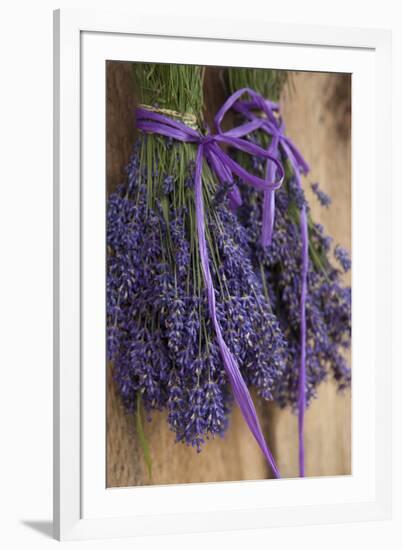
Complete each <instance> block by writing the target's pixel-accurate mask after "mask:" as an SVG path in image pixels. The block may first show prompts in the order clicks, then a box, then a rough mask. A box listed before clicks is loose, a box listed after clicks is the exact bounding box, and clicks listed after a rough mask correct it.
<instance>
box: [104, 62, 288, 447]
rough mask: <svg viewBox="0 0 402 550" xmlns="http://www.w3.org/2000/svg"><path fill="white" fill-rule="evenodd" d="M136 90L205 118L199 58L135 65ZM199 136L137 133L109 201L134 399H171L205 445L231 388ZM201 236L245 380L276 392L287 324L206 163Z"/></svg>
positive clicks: (114, 346)
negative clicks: (198, 214) (199, 185)
mask: <svg viewBox="0 0 402 550" xmlns="http://www.w3.org/2000/svg"><path fill="white" fill-rule="evenodd" d="M135 72H136V76H137V79H138V81H139V82H140V83H141V85H142V97H141V101H142V102H143V103H145V104H146V105H149V106H152V107H153V108H156V107H155V106H156V103H158V105H163V109H164V110H167V111H169V113H170V116H177V117H179V116H180V115H179V113H184V114H185V118H186V121H191V120H198V119H199V118H200V114H201V106H202V72H201V68H199V67H184V66H174V65H145V64H138V65H136V66H135ZM195 155H196V148H195V146H194V145H191V144H185V143H178V142H174V141H171V140H169V139H168V138H165V137H162V136H159V135H154V134H149V135H143V136H141V137H140V139H139V140H138V142H137V144H136V146H135V148H134V151H133V155H132V158H131V160H130V163H129V165H128V167H127V177H126V181H125V183H124V184H122V185H121V186H120V187H119V188H118V190H117V191H116V192H115V193H113V194H111V195H110V196H109V198H108V207H107V245H108V271H107V328H108V335H107V342H108V355H109V358H110V359H111V360H112V362H113V372H114V380H115V383H116V385H117V388H118V392H119V394H120V396H121V398H122V401H123V403H124V405H125V407H126V409H127V411H129V412H132V411H135V410H136V406H137V405H138V399H139V396H141V401H142V403H143V404H144V406H145V408H146V410H147V411H148V412H149V413H151V412H152V410H155V409H158V410H163V409H166V410H167V412H168V423H169V425H170V427H171V429H172V430H173V431H174V432H175V434H176V439H177V441H181V442H184V443H187V444H189V445H192V446H194V447H195V448H196V449H197V450H200V449H201V446H202V444H203V443H204V442H205V440H206V439H208V438H210V437H214V436H216V435H223V434H224V433H225V430H226V428H227V425H228V417H229V413H230V407H231V401H232V398H231V391H230V388H229V387H228V381H227V376H226V373H225V370H224V366H223V364H222V360H221V357H220V354H219V352H218V347H217V342H216V335H215V333H214V329H213V327H212V324H211V320H210V316H209V309H208V302H207V296H206V291H205V285H204V281H203V277H202V270H201V262H200V257H199V249H198V238H197V232H196V225H195V203H194V190H193V186H194V161H195ZM202 177H203V199H204V205H205V212H206V220H205V222H206V223H205V225H206V239H207V243H208V253H209V259H210V265H211V272H212V277H213V281H214V287H215V289H216V300H217V309H218V317H219V321H220V323H221V326H222V329H223V334H224V338H225V341H226V343H227V345H228V347H229V348H230V350H231V351H232V352H233V353H234V354H235V355H236V358H237V359H238V361H239V366H240V368H241V371H242V374H243V376H244V378H245V379H246V381H247V383H248V384H249V385H252V386H254V387H256V388H257V390H258V392H259V393H260V394H261V395H262V396H263V397H265V398H267V399H271V398H272V397H273V392H274V389H275V387H276V386H277V384H278V380H280V379H282V378H283V375H284V370H285V368H286V364H285V345H284V338H283V336H282V331H281V328H280V326H279V323H278V321H277V320H276V318H275V316H274V314H273V312H272V309H271V305H270V301H269V296H267V295H265V294H264V291H263V287H262V284H261V281H260V280H259V278H258V277H257V276H256V274H255V272H254V270H253V267H252V264H251V262H250V259H249V257H248V238H247V235H246V232H245V230H244V228H243V227H242V226H241V225H240V224H239V222H238V220H237V218H236V217H235V216H234V215H233V214H232V213H231V212H230V211H229V210H228V208H227V206H226V204H227V200H226V191H227V189H226V187H225V186H221V185H220V184H218V183H217V181H216V178H215V176H214V175H213V174H212V172H211V171H210V169H209V167H208V166H207V164H206V163H204V168H203V175H202Z"/></svg>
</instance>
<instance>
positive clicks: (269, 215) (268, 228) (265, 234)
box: [261, 136, 279, 247]
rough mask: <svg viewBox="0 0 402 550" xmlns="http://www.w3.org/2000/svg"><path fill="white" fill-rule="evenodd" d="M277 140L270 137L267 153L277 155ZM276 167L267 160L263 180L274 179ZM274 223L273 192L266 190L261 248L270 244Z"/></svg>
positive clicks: (269, 180) (270, 180)
mask: <svg viewBox="0 0 402 550" xmlns="http://www.w3.org/2000/svg"><path fill="white" fill-rule="evenodd" d="M278 143H279V142H278V138H277V136H273V137H272V141H271V145H270V146H269V149H268V152H269V153H270V154H271V155H273V154H275V155H277V154H278ZM275 175H276V166H275V164H274V163H273V162H270V161H269V160H267V162H266V171H265V180H266V181H267V182H269V183H270V182H272V181H274V179H275ZM274 221H275V190H274V189H268V190H266V191H265V192H264V200H263V206H262V228H261V245H262V246H263V247H266V246H269V245H270V244H271V242H272V236H273V233H274Z"/></svg>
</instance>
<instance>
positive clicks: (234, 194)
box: [229, 185, 243, 210]
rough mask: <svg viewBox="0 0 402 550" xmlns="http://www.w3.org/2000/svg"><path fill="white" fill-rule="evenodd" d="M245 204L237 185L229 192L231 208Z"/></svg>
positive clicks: (234, 208)
mask: <svg viewBox="0 0 402 550" xmlns="http://www.w3.org/2000/svg"><path fill="white" fill-rule="evenodd" d="M242 204H243V200H242V198H241V193H240V190H239V188H238V187H237V185H235V186H234V187H233V189H232V190H231V192H230V193H229V208H230V209H231V210H236V209H237V208H239V206H241V205H242Z"/></svg>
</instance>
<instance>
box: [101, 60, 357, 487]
mask: <svg viewBox="0 0 402 550" xmlns="http://www.w3.org/2000/svg"><path fill="white" fill-rule="evenodd" d="M205 89H206V95H207V104H208V106H209V111H210V114H211V113H213V112H214V111H215V109H216V107H217V106H218V105H219V103H220V102H221V98H222V97H223V95H222V94H223V92H222V89H221V87H220V84H219V81H218V79H217V75H216V71H214V70H213V69H211V70H209V72H208V78H207V82H206V87H205ZM350 92H351V90H350V78H349V77H348V76H347V75H331V74H326V73H297V74H296V73H294V74H292V75H291V86H288V87H287V88H286V89H285V90H284V93H283V97H282V98H281V104H282V109H283V113H284V118H285V121H286V125H287V131H288V134H289V135H290V136H291V137H292V138H294V140H295V142H296V143H297V144H298V146H299V147H300V149H301V151H302V153H303V154H304V156H305V158H306V159H307V161H308V162H309V163H310V165H311V166H312V171H311V175H310V176H309V178H308V179H306V181H305V189H306V193H307V196H308V198H309V199H310V201H311V205H312V210H313V215H314V218H315V219H316V220H317V221H320V222H321V223H323V224H324V225H325V227H326V229H327V231H328V232H329V233H330V234H331V235H333V236H334V239H335V242H337V243H340V244H341V245H342V246H345V247H346V248H348V249H350V248H351V147H350V145H351V143H350V121H351V117H350ZM134 105H135V99H134V89H133V80H132V71H131V68H130V65H129V64H128V63H117V62H108V64H107V167H106V171H107V186H108V190H109V191H110V190H112V189H114V188H115V186H116V184H117V183H119V182H120V181H122V179H123V177H124V171H123V170H124V166H125V164H126V162H127V160H128V158H129V155H130V152H131V148H132V143H133V140H134V118H133V110H134ZM312 181H319V182H320V185H321V188H322V189H323V190H324V191H327V192H328V193H329V194H330V195H331V196H332V198H333V205H332V207H331V209H330V210H323V209H322V208H320V207H318V205H317V201H316V200H315V199H314V197H312V196H311V191H310V189H309V183H310V182H312ZM347 282H350V281H349V279H347ZM106 398H107V419H106V427H107V449H106V453H107V485H108V487H121V486H132V485H143V484H155V485H159V484H169V483H191V482H203V481H209V482H213V481H230V480H245V479H265V478H268V477H269V475H270V474H269V471H268V469H267V466H266V464H265V460H264V459H263V457H262V455H261V452H260V450H259V448H258V446H257V444H256V443H255V441H254V439H253V437H252V436H251V435H250V433H249V431H248V428H247V427H246V425H245V422H244V421H243V419H242V417H241V414H240V412H239V410H237V408H235V410H234V412H233V414H232V417H231V423H230V428H229V430H228V433H227V435H226V436H225V438H224V439H216V440H214V441H210V442H208V443H207V444H206V446H205V447H204V449H203V451H202V452H201V453H200V454H197V453H196V452H195V451H194V449H192V448H188V447H186V446H184V445H182V444H176V443H175V442H174V435H173V433H172V432H170V431H169V429H168V427H167V422H166V416H165V414H164V413H155V414H154V415H153V418H152V422H150V423H146V424H145V432H146V436H147V439H148V442H149V445H150V449H151V453H152V457H153V476H152V480H150V479H149V478H148V474H147V470H146V467H145V464H144V461H143V457H142V452H141V450H140V448H139V446H138V440H137V434H136V429H135V421H134V418H133V417H130V416H127V415H126V414H125V412H124V411H123V409H122V407H121V404H120V401H119V398H118V396H117V395H116V392H115V388H114V385H113V382H112V379H111V368H110V365H108V366H107V397H106ZM256 406H257V411H258V414H259V417H260V420H261V423H262V426H263V429H264V432H265V434H266V437H267V439H268V441H269V443H270V445H271V448H272V450H273V452H274V454H275V457H276V459H277V461H278V465H279V468H280V470H281V473H282V475H283V476H284V477H295V476H297V419H296V417H295V416H294V415H293V414H292V413H291V412H289V411H287V410H281V409H279V408H278V407H276V406H274V405H272V404H267V403H265V402H262V401H261V400H258V399H256ZM350 471H351V393H350V391H347V392H345V393H344V394H342V395H340V394H339V393H337V391H336V388H335V385H334V384H333V383H332V381H328V382H327V383H324V384H323V385H322V387H321V388H320V391H319V397H318V399H317V400H316V401H315V402H314V403H313V404H312V406H311V408H310V409H309V410H308V412H307V414H306V474H307V475H308V476H321V475H339V474H348V473H350Z"/></svg>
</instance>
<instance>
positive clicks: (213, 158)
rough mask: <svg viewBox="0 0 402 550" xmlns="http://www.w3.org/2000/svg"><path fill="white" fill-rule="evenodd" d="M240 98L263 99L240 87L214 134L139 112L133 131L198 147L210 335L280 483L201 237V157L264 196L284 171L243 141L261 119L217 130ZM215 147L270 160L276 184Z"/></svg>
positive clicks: (226, 179)
mask: <svg viewBox="0 0 402 550" xmlns="http://www.w3.org/2000/svg"><path fill="white" fill-rule="evenodd" d="M244 93H248V94H249V95H250V96H251V97H252V98H253V99H254V100H255V101H257V102H259V101H260V100H261V101H263V98H261V96H259V95H258V94H256V93H255V92H254V91H253V90H249V89H248V88H244V89H241V90H238V91H237V92H235V93H234V94H233V95H232V96H230V97H229V98H228V100H227V101H226V102H225V103H224V104H223V106H222V107H221V109H220V110H219V111H218V113H217V114H216V116H215V119H214V122H215V127H216V134H210V133H208V134H206V135H204V134H202V133H201V132H198V131H197V130H195V129H193V128H191V127H189V126H187V125H186V124H184V123H183V122H180V121H178V120H173V119H171V118H169V117H167V116H165V115H163V114H161V113H158V112H155V111H150V110H147V109H144V108H138V109H137V113H136V114H137V127H138V129H139V130H142V131H143V132H148V133H154V134H160V135H163V136H166V137H170V138H173V139H176V140H178V141H182V142H187V143H194V144H196V145H197V146H198V149H197V156H196V162H195V177H194V196H195V210H196V226H197V235H198V243H199V251H200V258H201V267H202V273H203V278H204V283H205V287H206V290H207V296H208V307H209V313H210V316H211V320H212V324H213V327H214V330H215V334H216V338H217V342H218V347H219V351H220V355H221V357H222V362H223V365H224V367H225V371H226V373H227V376H228V378H229V382H230V384H231V386H232V390H233V395H234V398H235V400H236V402H237V404H238V405H239V407H240V410H241V412H242V414H243V417H244V419H245V421H246V423H247V425H248V427H249V428H250V431H251V432H252V434H253V435H254V437H255V439H256V441H257V443H258V445H259V446H260V448H261V450H262V452H263V454H264V456H265V458H266V460H267V462H268V464H269V465H270V468H271V470H272V472H273V474H274V475H275V477H277V478H279V477H280V473H279V470H278V468H277V466H276V464H275V460H274V458H273V456H272V453H271V451H270V449H269V447H268V445H267V443H266V442H265V438H264V435H263V433H262V429H261V425H260V422H259V420H258V417H257V412H256V410H255V407H254V403H253V401H252V399H251V396H250V392H249V390H248V388H247V385H246V383H245V382H244V380H243V377H242V375H241V372H240V369H239V366H238V363H237V361H236V358H235V357H234V355H233V354H232V352H231V351H230V350H229V348H228V346H227V345H226V342H225V340H224V338H223V335H222V329H221V326H220V324H219V321H218V318H217V315H216V301H215V289H214V286H213V281H212V276H211V271H210V268H209V259H208V249H207V244H206V238H205V215H204V201H203V195H202V164H203V159H204V158H205V159H206V160H207V162H208V163H209V165H210V167H211V169H212V170H213V171H214V172H215V173H216V175H217V177H218V178H219V180H220V181H221V183H230V184H233V182H234V177H233V175H234V174H235V175H236V176H238V177H239V178H241V179H242V180H243V181H244V182H245V183H247V184H249V185H251V186H253V187H254V188H255V189H258V190H260V191H264V192H268V191H274V190H275V189H278V188H279V187H280V185H281V184H282V181H283V178H284V170H283V167H282V164H281V163H280V161H279V160H278V159H277V158H275V157H274V156H273V155H272V154H271V153H269V152H267V151H265V150H264V149H263V148H261V147H259V146H258V145H256V144H254V143H251V142H249V141H247V140H245V139H242V138H243V137H244V136H245V135H247V134H249V133H250V132H252V131H254V130H256V129H258V128H260V126H261V123H260V120H253V121H250V122H246V123H245V124H243V125H241V126H239V127H237V128H233V129H231V130H228V131H226V132H223V131H222V129H221V123H222V120H223V117H224V116H225V114H226V113H227V112H228V111H229V109H230V108H231V107H232V106H233V105H234V103H236V101H237V100H238V99H239V97H241V96H242V95H243V94H244ZM220 144H226V145H229V146H230V147H233V148H235V149H237V150H240V151H244V152H246V153H248V154H251V155H257V156H260V157H263V158H265V159H267V160H270V162H272V163H273V164H274V165H275V174H278V176H277V179H275V180H274V181H268V180H267V178H265V179H262V178H259V177H257V176H255V175H253V174H250V172H248V171H247V170H245V169H244V168H243V167H242V166H240V165H239V164H238V163H237V162H235V161H234V160H233V159H232V158H231V157H230V156H229V155H228V154H227V153H225V152H224V151H223V150H222V149H221V147H220ZM231 200H232V204H236V203H237V204H238V203H239V201H240V194H239V192H238V190H237V189H233V190H232V196H231Z"/></svg>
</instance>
